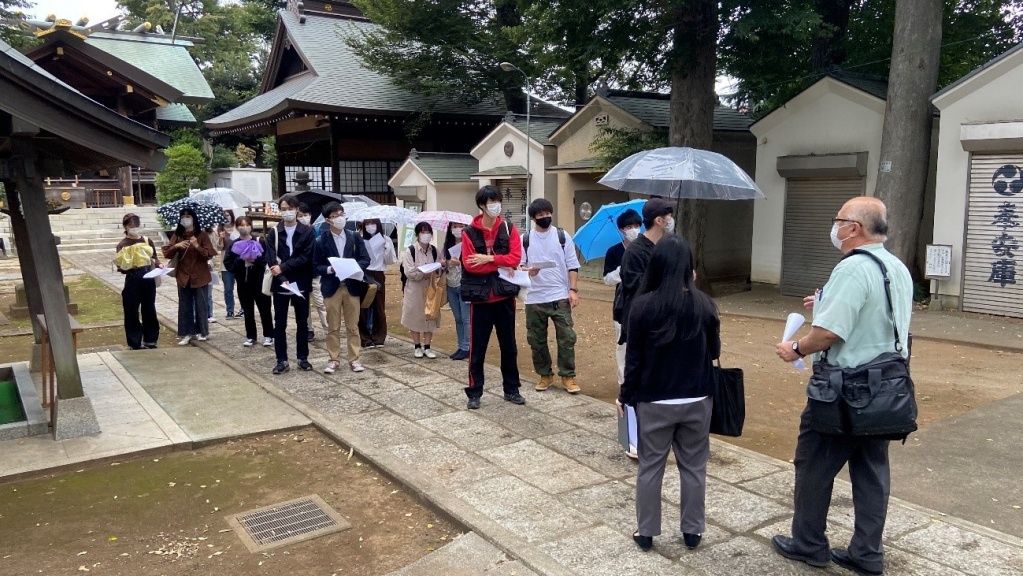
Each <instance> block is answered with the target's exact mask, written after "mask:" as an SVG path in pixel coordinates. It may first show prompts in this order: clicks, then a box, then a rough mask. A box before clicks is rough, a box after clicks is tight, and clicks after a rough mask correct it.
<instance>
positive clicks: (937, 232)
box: [933, 53, 1023, 307]
mask: <svg viewBox="0 0 1023 576" xmlns="http://www.w3.org/2000/svg"><path fill="white" fill-rule="evenodd" d="M1013 65H1015V66H1013ZM981 84H982V85H981ZM1020 86H1023V54H1021V53H1017V54H1015V55H1013V56H1012V57H1010V58H1007V59H1006V60H1004V61H1002V62H1000V63H998V65H996V66H994V67H992V68H991V69H989V70H986V71H985V72H982V73H981V74H979V75H978V76H976V77H974V78H972V79H971V80H969V81H967V82H966V83H964V84H963V85H961V86H958V87H957V88H956V89H955V90H953V91H951V92H949V93H947V94H943V95H942V96H940V97H938V98H936V99H935V100H934V104H935V106H937V107H938V109H939V110H940V111H941V120H940V123H941V128H940V132H939V134H938V172H937V182H936V192H935V210H934V242H933V243H934V244H951V245H952V270H953V274H952V279H951V280H947V281H942V282H941V283H940V284H939V294H941V296H942V301H943V304H946V305H949V306H953V307H957V306H958V303H959V295H960V293H961V291H962V273H963V268H962V266H963V258H962V255H963V244H964V243H965V240H966V223H965V221H966V216H965V213H966V209H967V196H968V192H967V190H968V186H969V173H970V154H969V152H966V151H965V150H963V146H962V143H961V142H960V134H961V128H962V125H963V124H964V123H970V122H985V121H999V120H1019V119H1021V118H1023V101H1021V100H1020V99H1019V97H1018V96H1017V94H1018V92H1019V88H1020Z"/></svg>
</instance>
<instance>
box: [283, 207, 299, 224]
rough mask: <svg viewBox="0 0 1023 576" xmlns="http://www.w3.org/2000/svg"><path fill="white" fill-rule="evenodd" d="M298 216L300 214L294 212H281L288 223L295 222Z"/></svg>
mask: <svg viewBox="0 0 1023 576" xmlns="http://www.w3.org/2000/svg"><path fill="white" fill-rule="evenodd" d="M297 215H298V213H297V212H295V211H294V210H284V211H282V212H281V218H283V219H285V220H287V221H288V222H294V221H295V216H297Z"/></svg>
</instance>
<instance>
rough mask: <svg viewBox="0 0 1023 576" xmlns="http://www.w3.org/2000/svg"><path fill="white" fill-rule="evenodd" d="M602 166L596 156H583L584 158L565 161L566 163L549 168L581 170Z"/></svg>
mask: <svg viewBox="0 0 1023 576" xmlns="http://www.w3.org/2000/svg"><path fill="white" fill-rule="evenodd" d="M598 166H600V160H598V159H596V158H583V159H582V160H573V161H571V162H565V163H564V164H558V165H557V166H551V167H550V168H548V170H579V169H580V168H588V169H596V168H597V167H598Z"/></svg>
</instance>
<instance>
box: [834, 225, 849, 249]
mask: <svg viewBox="0 0 1023 576" xmlns="http://www.w3.org/2000/svg"><path fill="white" fill-rule="evenodd" d="M844 224H850V222H844V223H843V225H844ZM839 228H841V226H839V225H838V222H835V223H834V224H832V225H831V244H832V245H833V246H834V247H835V249H836V250H841V249H842V243H843V242H845V240H848V239H849V238H846V239H845V240H842V239H840V238H839V237H838V230H839Z"/></svg>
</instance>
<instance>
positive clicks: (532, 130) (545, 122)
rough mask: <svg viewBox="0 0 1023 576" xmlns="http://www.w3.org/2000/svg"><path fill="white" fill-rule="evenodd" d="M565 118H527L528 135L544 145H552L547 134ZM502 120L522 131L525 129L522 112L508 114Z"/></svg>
mask: <svg viewBox="0 0 1023 576" xmlns="http://www.w3.org/2000/svg"><path fill="white" fill-rule="evenodd" d="M565 120H567V118H549V117H541V118H536V117H532V118H530V119H529V137H530V138H532V139H533V140H536V141H537V142H539V143H540V144H542V145H544V146H553V145H554V143H553V142H551V141H550V140H549V139H548V136H550V135H551V134H553V133H554V131H555V130H557V129H558V126H561V125H562V124H564V123H565ZM504 121H505V122H507V123H508V124H511V125H512V126H514V127H516V128H518V129H519V130H521V131H522V132H525V131H526V116H525V115H524V114H515V115H513V116H508V117H506V118H505V120H504Z"/></svg>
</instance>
